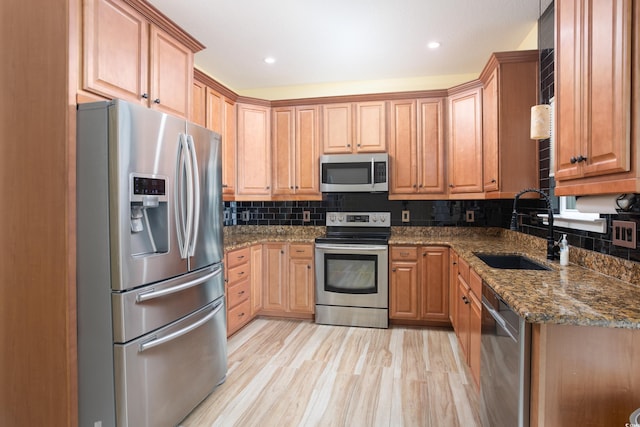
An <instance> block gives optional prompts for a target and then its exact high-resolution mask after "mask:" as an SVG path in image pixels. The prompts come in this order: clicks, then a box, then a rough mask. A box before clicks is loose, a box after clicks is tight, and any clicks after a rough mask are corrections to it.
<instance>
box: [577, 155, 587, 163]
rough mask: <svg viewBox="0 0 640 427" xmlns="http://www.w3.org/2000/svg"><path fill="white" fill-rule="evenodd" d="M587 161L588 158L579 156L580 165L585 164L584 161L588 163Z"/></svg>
mask: <svg viewBox="0 0 640 427" xmlns="http://www.w3.org/2000/svg"><path fill="white" fill-rule="evenodd" d="M586 160H587V158H586V157H584V156H583V155H582V154H580V155H579V156H578V163H580V162H584V161H586Z"/></svg>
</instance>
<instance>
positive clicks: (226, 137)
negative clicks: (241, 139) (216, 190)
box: [205, 87, 236, 200]
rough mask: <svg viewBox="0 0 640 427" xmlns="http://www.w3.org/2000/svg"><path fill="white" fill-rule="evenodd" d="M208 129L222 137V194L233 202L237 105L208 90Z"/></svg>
mask: <svg viewBox="0 0 640 427" xmlns="http://www.w3.org/2000/svg"><path fill="white" fill-rule="evenodd" d="M205 123H206V127H207V128H209V129H211V130H212V131H214V132H218V133H219V134H220V136H222V194H223V197H224V200H233V196H234V195H235V188H236V104H235V102H233V101H232V100H230V99H228V98H227V97H225V96H224V95H222V94H220V93H219V92H217V91H215V90H213V89H212V88H210V87H207V88H206V120H205Z"/></svg>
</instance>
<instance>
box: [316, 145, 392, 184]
mask: <svg viewBox="0 0 640 427" xmlns="http://www.w3.org/2000/svg"><path fill="white" fill-rule="evenodd" d="M320 191H321V192H323V193H336V192H337V193H340V192H363V193H372V192H386V191H389V155H388V154H386V153H372V154H328V155H324V156H320Z"/></svg>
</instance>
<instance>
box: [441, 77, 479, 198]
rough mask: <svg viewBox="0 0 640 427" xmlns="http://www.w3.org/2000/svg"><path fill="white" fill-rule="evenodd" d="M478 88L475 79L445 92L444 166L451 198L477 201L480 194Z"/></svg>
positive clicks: (477, 82) (477, 81)
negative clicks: (445, 130)
mask: <svg viewBox="0 0 640 427" xmlns="http://www.w3.org/2000/svg"><path fill="white" fill-rule="evenodd" d="M481 85H482V83H481V82H480V80H476V81H473V82H470V83H465V84H463V85H460V86H456V87H455V88H453V89H450V90H449V99H448V118H449V123H448V125H449V126H448V130H449V132H448V138H449V144H448V148H449V151H448V153H447V154H448V159H447V166H448V170H449V193H450V194H451V196H452V197H461V198H477V197H478V193H482V191H483V185H482V182H483V176H482V87H481ZM465 194H467V195H468V196H465Z"/></svg>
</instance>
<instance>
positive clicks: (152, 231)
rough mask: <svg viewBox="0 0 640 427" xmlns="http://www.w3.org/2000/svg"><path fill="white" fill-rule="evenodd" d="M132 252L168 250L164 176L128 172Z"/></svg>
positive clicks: (140, 254) (143, 252)
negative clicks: (129, 179)
mask: <svg viewBox="0 0 640 427" xmlns="http://www.w3.org/2000/svg"><path fill="white" fill-rule="evenodd" d="M129 188H130V192H129V201H130V205H131V253H132V254H133V255H134V256H143V255H150V254H156V253H165V252H168V251H169V215H168V212H169V211H168V206H167V178H166V177H162V176H158V175H141V174H131V182H130V185H129Z"/></svg>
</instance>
